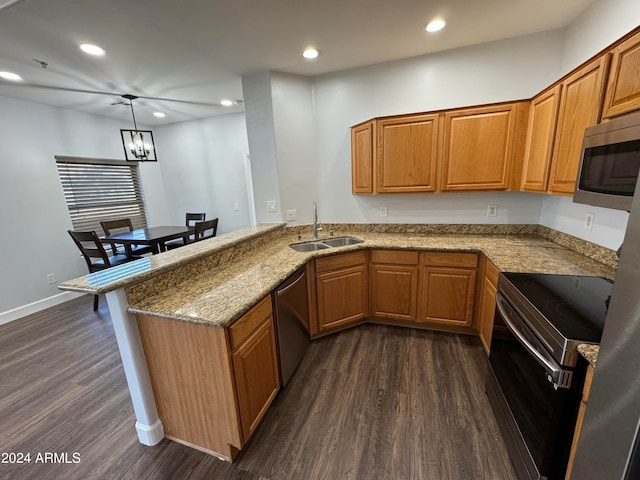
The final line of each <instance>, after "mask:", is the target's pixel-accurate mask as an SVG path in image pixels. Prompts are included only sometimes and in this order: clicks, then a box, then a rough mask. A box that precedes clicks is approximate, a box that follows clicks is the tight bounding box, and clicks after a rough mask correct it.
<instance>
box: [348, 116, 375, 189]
mask: <svg viewBox="0 0 640 480" xmlns="http://www.w3.org/2000/svg"><path fill="white" fill-rule="evenodd" d="M374 125H375V121H374V120H372V121H369V122H365V123H361V124H360V125H356V126H355V127H352V128H351V191H352V192H353V193H354V194H355V193H374V191H373V185H374V178H373V172H374V170H373V154H374V151H375V145H374V141H375V135H374Z"/></svg>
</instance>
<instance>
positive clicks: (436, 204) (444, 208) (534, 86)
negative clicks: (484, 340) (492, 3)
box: [279, 31, 563, 223]
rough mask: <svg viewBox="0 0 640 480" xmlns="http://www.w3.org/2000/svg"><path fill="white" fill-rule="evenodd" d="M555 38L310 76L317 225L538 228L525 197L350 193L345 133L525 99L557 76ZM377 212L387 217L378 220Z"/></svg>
mask: <svg viewBox="0 0 640 480" xmlns="http://www.w3.org/2000/svg"><path fill="white" fill-rule="evenodd" d="M562 39H563V32H561V31H552V32H546V33H543V34H538V35H529V36H525V37H521V38H516V39H510V40H505V41H500V42H493V43H489V44H484V45H478V46H474V47H469V48H462V49H457V50H452V51H447V52H442V53H438V54H434V55H426V56H421V57H414V58H409V59H406V60H400V61H395V62H389V63H383V64H379V65H374V66H369V67H364V68H358V69H353V70H347V71H343V72H338V73H334V74H330V75H325V76H322V77H317V78H315V79H314V106H315V119H316V139H317V141H316V145H317V147H316V151H317V161H318V168H317V172H318V180H317V183H318V186H317V188H318V202H319V208H320V214H321V215H320V217H321V220H322V221H325V222H358V223H359V222H390V223H395V222H407V223H421V222H437V223H538V219H539V213H540V209H541V206H542V200H543V197H542V196H539V195H533V194H518V193H499V192H493V193H448V194H442V195H429V194H416V195H413V194H412V195H379V196H375V197H368V196H365V195H355V196H354V195H352V194H351V151H350V136H349V135H350V134H349V132H350V130H349V127H350V126H351V125H354V124H356V123H359V122H362V121H364V120H367V119H369V118H372V117H376V116H382V115H391V114H400V113H410V112H420V111H428V110H439V109H445V108H452V107H462V106H466V105H476V104H483V103H492V102H500V101H507V100H517V99H522V98H530V97H531V96H533V95H534V94H536V93H538V92H539V91H540V90H542V89H544V88H545V87H546V86H548V85H550V84H551V83H553V82H554V81H555V80H557V79H558V78H559V76H560V75H559V71H560V64H561V53H562V48H561V45H562ZM279 165H280V168H285V166H284V165H282V164H279ZM490 203H492V204H498V206H499V208H498V216H497V217H487V216H486V211H487V205H488V204H490ZM381 206H388V208H389V216H388V217H385V218H382V217H380V216H379V207H381Z"/></svg>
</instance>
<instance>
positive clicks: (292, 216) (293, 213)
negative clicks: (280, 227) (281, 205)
mask: <svg viewBox="0 0 640 480" xmlns="http://www.w3.org/2000/svg"><path fill="white" fill-rule="evenodd" d="M296 220H298V211H297V210H287V222H295V221H296Z"/></svg>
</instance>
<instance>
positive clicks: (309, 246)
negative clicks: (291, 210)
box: [289, 237, 364, 252]
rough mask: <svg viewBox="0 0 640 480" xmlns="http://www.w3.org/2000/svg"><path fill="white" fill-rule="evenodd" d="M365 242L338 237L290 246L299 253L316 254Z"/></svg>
mask: <svg viewBox="0 0 640 480" xmlns="http://www.w3.org/2000/svg"><path fill="white" fill-rule="evenodd" d="M362 242H364V240H360V239H359V238H355V237H336V238H326V239H323V240H314V241H312V242H303V243H292V244H290V245H289V246H290V247H291V248H293V249H294V250H297V251H298V252H314V251H316V250H324V249H327V248H333V247H344V246H347V245H355V244H356V243H362Z"/></svg>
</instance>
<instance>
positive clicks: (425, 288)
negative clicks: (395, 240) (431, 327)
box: [418, 265, 476, 327]
mask: <svg viewBox="0 0 640 480" xmlns="http://www.w3.org/2000/svg"><path fill="white" fill-rule="evenodd" d="M422 273H423V277H422V278H423V281H422V291H421V294H422V298H421V304H420V317H419V319H418V320H419V321H420V322H426V323H433V324H444V325H450V326H460V327H470V326H471V324H472V322H473V297H474V290H475V284H476V271H475V269H466V268H453V267H434V266H430V265H426V266H424V267H423V269H422Z"/></svg>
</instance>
